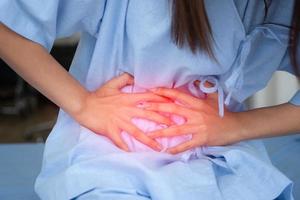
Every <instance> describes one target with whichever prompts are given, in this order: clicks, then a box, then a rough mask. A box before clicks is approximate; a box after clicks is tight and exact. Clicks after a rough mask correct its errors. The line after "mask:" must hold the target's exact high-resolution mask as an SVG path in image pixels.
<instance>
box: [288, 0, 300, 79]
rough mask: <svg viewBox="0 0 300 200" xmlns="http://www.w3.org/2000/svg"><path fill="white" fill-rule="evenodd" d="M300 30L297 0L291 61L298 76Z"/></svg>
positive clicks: (299, 6)
mask: <svg viewBox="0 0 300 200" xmlns="http://www.w3.org/2000/svg"><path fill="white" fill-rule="evenodd" d="M299 32H300V1H299V0H295V5H294V13H293V20H292V27H291V31H290V45H291V48H290V55H291V63H292V65H293V67H294V70H295V73H296V75H297V76H298V77H299V76H300V72H299V63H298V59H297V53H298V44H299Z"/></svg>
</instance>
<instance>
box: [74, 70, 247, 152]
mask: <svg viewBox="0 0 300 200" xmlns="http://www.w3.org/2000/svg"><path fill="white" fill-rule="evenodd" d="M132 84H133V77H132V76H131V75H129V74H127V73H124V74H122V75H120V76H118V77H115V78H113V79H111V80H110V81H108V82H107V83H105V84H104V85H103V86H102V87H100V88H99V89H98V90H96V91H94V92H89V93H88V95H87V96H86V99H85V103H84V105H83V106H82V109H81V111H80V112H78V113H77V114H75V115H74V116H73V117H74V118H75V119H76V120H77V121H78V122H79V123H80V124H81V125H83V126H85V127H87V128H89V129H90V130H92V131H94V132H95V133H98V134H101V135H104V136H107V137H108V138H110V139H111V140H112V142H114V144H115V145H116V146H118V147H119V148H121V149H123V150H125V151H129V149H128V146H127V144H126V143H125V142H124V141H123V140H122V137H121V131H122V130H124V131H126V132H128V133H129V134H130V135H131V136H133V137H134V138H135V139H137V140H138V141H140V142H142V143H144V144H146V145H148V146H149V147H151V148H152V149H154V150H157V151H160V150H161V148H162V147H161V146H160V144H159V143H158V142H157V141H156V140H155V138H160V137H173V136H179V135H185V134H192V139H191V140H189V141H186V142H183V143H181V144H179V145H177V146H175V147H171V148H169V149H167V152H168V153H171V154H177V153H180V152H183V151H186V150H188V149H192V148H194V147H199V146H211V145H226V144H230V143H234V142H237V141H238V140H239V139H238V130H240V129H241V127H240V124H239V123H238V115H237V114H236V113H233V112H229V111H226V110H225V115H224V117H223V118H221V117H220V116H219V114H218V97H217V93H215V94H209V95H208V96H207V97H206V98H205V99H199V98H196V97H194V96H192V95H190V94H186V93H184V92H182V91H179V90H177V89H168V88H155V89H151V90H150V91H147V92H144V93H135V94H132V93H123V92H121V88H122V87H124V86H126V85H132ZM194 84H196V85H197V84H199V82H195V83H194ZM207 84H208V83H207ZM175 101H177V102H180V104H176V103H174V102H175ZM139 102H144V103H143V107H142V108H139V107H137V106H136V105H137V104H138V103H139ZM161 112H163V113H170V114H175V115H179V116H181V117H184V118H185V123H184V124H182V125H176V124H174V123H173V122H172V121H171V120H170V119H169V118H168V117H166V115H162V114H160V113H161ZM133 117H140V118H145V119H148V120H152V121H155V122H157V123H160V124H166V125H168V126H167V128H164V129H160V130H156V131H153V132H150V133H148V134H147V135H146V134H145V133H144V132H142V131H141V130H140V129H138V128H137V127H136V126H134V125H133V124H132V122H131V119H132V118H133Z"/></svg>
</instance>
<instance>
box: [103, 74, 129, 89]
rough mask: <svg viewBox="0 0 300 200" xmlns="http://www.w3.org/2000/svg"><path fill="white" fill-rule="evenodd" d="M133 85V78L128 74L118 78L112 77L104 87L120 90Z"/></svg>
mask: <svg viewBox="0 0 300 200" xmlns="http://www.w3.org/2000/svg"><path fill="white" fill-rule="evenodd" d="M133 83H134V78H133V76H132V75H130V74H129V73H126V72H125V73H123V74H121V75H120V76H117V77H114V78H112V79H111V80H109V81H108V82H106V85H109V87H111V88H117V89H121V88H123V87H124V86H126V85H132V84H133Z"/></svg>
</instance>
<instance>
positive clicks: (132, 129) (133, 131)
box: [121, 121, 162, 151]
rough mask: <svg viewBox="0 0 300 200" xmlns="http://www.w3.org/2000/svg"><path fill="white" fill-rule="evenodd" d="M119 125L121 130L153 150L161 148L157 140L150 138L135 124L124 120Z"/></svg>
mask: <svg viewBox="0 0 300 200" xmlns="http://www.w3.org/2000/svg"><path fill="white" fill-rule="evenodd" d="M121 125H122V129H123V130H125V131H126V132H127V133H129V134H130V135H132V136H133V137H134V138H135V139H137V140H138V141H140V142H141V143H143V144H145V145H147V146H149V147H150V148H152V149H154V150H157V151H161V150H162V147H161V145H160V144H159V143H158V142H157V141H155V140H153V139H151V138H150V137H148V136H147V135H146V134H145V133H143V132H142V131H141V130H140V129H138V128H137V127H136V126H134V125H133V124H131V122H125V121H124V122H123V123H121Z"/></svg>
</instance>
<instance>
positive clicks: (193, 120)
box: [0, 24, 300, 154]
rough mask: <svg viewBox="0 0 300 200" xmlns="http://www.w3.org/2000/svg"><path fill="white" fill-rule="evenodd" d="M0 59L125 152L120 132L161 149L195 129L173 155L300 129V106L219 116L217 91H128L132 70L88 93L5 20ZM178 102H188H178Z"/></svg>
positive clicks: (0, 36) (78, 119) (53, 60)
mask: <svg viewBox="0 0 300 200" xmlns="http://www.w3.org/2000/svg"><path fill="white" fill-rule="evenodd" d="M0 57H1V58H2V59H3V60H4V61H5V62H6V63H8V65H9V66H11V67H12V69H13V70H14V71H16V72H17V73H18V74H19V75H20V76H21V77H23V78H24V79H25V80H26V81H27V82H28V83H29V84H31V85H32V86H33V87H35V88H36V89H37V90H39V91H40V92H41V93H42V94H43V95H45V96H46V97H47V98H49V99H50V100H51V101H53V102H54V103H55V104H56V105H58V106H59V107H60V108H62V109H63V110H64V111H65V112H67V113H68V114H69V115H70V116H71V117H73V118H74V119H75V120H76V121H77V122H78V123H79V124H81V125H82V126H84V127H86V128H88V129H90V130H92V131H94V132H95V133H97V134H102V135H104V136H106V137H108V138H110V139H111V140H112V142H114V144H115V145H116V146H118V147H119V148H121V149H123V150H125V151H128V147H127V145H126V144H125V143H124V141H123V140H122V139H121V137H120V132H121V130H125V131H126V132H128V133H129V134H131V135H132V136H133V137H135V138H136V139H137V140H139V141H141V142H142V143H144V144H146V145H148V146H150V147H151V148H153V149H154V150H158V151H159V150H160V149H161V147H160V145H159V144H158V143H157V142H156V141H155V140H154V138H157V137H170V136H174V135H184V134H190V133H192V134H193V138H192V140H191V141H188V142H186V143H183V144H180V145H178V146H176V147H173V148H170V149H169V150H168V152H169V153H172V154H176V153H179V152H182V151H185V150H188V149H190V148H194V147H196V146H202V145H206V146H210V145H227V144H232V143H234V142H238V141H242V140H247V139H254V138H263V137H271V136H279V135H286V134H289V133H292V132H300V123H299V122H300V120H299V119H300V107H298V106H294V105H292V104H289V103H286V104H282V105H278V106H274V107H269V108H262V109H255V110H251V111H245V112H239V113H233V112H229V111H227V110H225V116H224V117H223V118H220V117H219V115H218V106H217V94H211V95H209V96H208V97H207V98H206V99H205V100H202V99H197V98H195V97H193V96H191V95H189V94H186V93H183V92H180V91H178V90H176V89H167V88H158V89H157V90H152V91H149V92H145V93H141V94H125V93H122V92H121V91H120V88H122V87H123V86H125V85H130V84H132V83H133V77H131V76H130V75H128V74H123V75H121V76H119V77H115V78H113V79H112V80H110V81H108V82H107V83H105V84H104V85H102V86H101V87H99V88H98V89H97V90H95V91H87V90H86V89H85V88H84V87H83V86H82V85H81V84H80V83H79V82H78V81H77V80H76V79H74V78H73V77H72V76H71V75H70V74H69V73H68V72H67V71H66V70H65V69H64V68H63V67H62V66H60V65H59V63H57V62H56V60H55V59H54V58H53V57H52V56H51V55H50V54H49V53H48V52H47V50H46V49H45V48H44V47H42V46H41V45H39V44H37V43H35V42H32V41H30V40H28V39H26V38H24V37H22V36H20V35H18V34H17V33H15V32H13V31H11V30H10V29H9V28H7V27H6V26H4V25H3V24H0ZM196 84H199V83H196ZM62 86H63V87H62ZM61 94H64V95H61ZM175 100H176V101H179V102H181V103H183V105H177V104H174V103H173V101H175ZM143 101H146V102H147V104H146V105H144V107H143V108H138V107H137V104H139V103H140V102H143ZM116 105H118V106H116ZM161 112H167V113H174V114H178V115H181V116H183V117H184V118H186V123H185V124H183V125H180V126H179V125H173V124H174V123H173V122H172V121H170V119H168V118H166V117H165V116H163V115H159V114H158V113H161ZM133 117H141V118H146V119H149V120H153V121H156V122H159V123H165V124H166V125H168V126H169V127H168V128H166V129H162V130H159V131H155V132H152V133H151V135H150V136H146V135H145V134H144V133H143V132H142V131H141V130H139V129H138V128H137V127H136V126H134V125H133V124H132V123H131V119H132V118H133Z"/></svg>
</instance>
